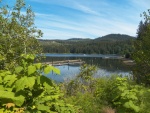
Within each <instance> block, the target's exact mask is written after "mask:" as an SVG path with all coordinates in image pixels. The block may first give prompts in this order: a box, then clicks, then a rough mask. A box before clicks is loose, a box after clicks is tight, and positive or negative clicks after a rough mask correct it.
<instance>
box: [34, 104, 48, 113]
mask: <svg viewBox="0 0 150 113" xmlns="http://www.w3.org/2000/svg"><path fill="white" fill-rule="evenodd" d="M37 109H38V110H40V111H47V112H50V108H49V107H48V106H45V105H44V104H39V105H38V106H37Z"/></svg>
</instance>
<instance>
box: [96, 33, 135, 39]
mask: <svg viewBox="0 0 150 113" xmlns="http://www.w3.org/2000/svg"><path fill="white" fill-rule="evenodd" d="M131 39H135V37H133V36H129V35H125V34H108V35H105V36H102V37H98V38H96V39H95V40H96V41H126V40H131Z"/></svg>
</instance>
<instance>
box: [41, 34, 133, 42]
mask: <svg viewBox="0 0 150 113" xmlns="http://www.w3.org/2000/svg"><path fill="white" fill-rule="evenodd" d="M131 39H135V37H133V36H129V35H126V34H108V35H105V36H102V37H98V38H95V39H90V38H70V39H66V40H61V39H46V41H91V40H93V41H126V40H131ZM39 40H40V41H42V40H45V39H39Z"/></svg>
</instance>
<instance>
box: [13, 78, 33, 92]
mask: <svg viewBox="0 0 150 113" xmlns="http://www.w3.org/2000/svg"><path fill="white" fill-rule="evenodd" d="M34 84H35V77H26V76H24V77H22V78H21V79H19V80H17V81H16V83H15V85H16V91H19V90H23V89H24V88H30V89H32V88H33V85H34Z"/></svg>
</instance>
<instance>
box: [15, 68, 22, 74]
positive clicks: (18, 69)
mask: <svg viewBox="0 0 150 113" xmlns="http://www.w3.org/2000/svg"><path fill="white" fill-rule="evenodd" d="M22 70H23V67H21V66H18V67H16V68H15V72H16V73H20V72H21V71H22Z"/></svg>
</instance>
